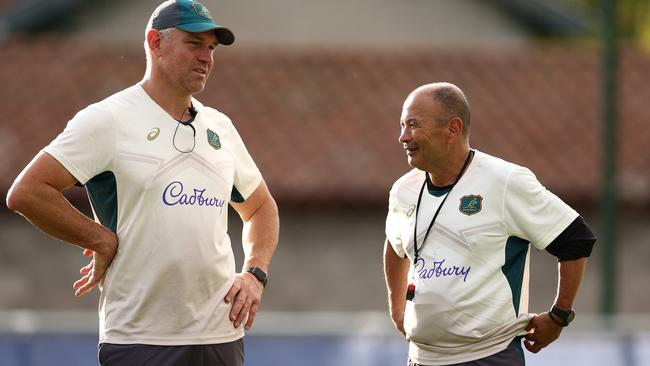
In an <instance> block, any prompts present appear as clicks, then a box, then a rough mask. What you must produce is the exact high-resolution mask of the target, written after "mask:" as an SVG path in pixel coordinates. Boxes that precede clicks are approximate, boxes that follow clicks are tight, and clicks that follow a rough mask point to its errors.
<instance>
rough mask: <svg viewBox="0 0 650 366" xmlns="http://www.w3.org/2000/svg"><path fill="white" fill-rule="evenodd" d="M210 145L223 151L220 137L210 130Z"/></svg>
mask: <svg viewBox="0 0 650 366" xmlns="http://www.w3.org/2000/svg"><path fill="white" fill-rule="evenodd" d="M207 132H208V143H209V144H210V146H212V148H214V149H215V150H219V149H221V141H220V140H219V135H217V133H216V132H214V131H212V130H211V129H209V128H208V131H207Z"/></svg>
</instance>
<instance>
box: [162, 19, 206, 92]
mask: <svg viewBox="0 0 650 366" xmlns="http://www.w3.org/2000/svg"><path fill="white" fill-rule="evenodd" d="M217 45H218V43H217V37H216V36H215V33H214V31H207V32H202V33H190V32H186V31H182V30H180V29H176V28H172V29H171V30H170V32H168V33H167V34H165V35H162V39H161V41H160V54H159V57H158V62H157V65H156V66H157V67H158V68H159V70H160V71H161V75H162V76H163V77H164V78H165V79H167V82H168V83H169V84H170V85H171V86H172V88H173V89H174V90H175V92H176V93H177V94H178V95H183V96H184V95H192V94H195V93H198V92H200V91H202V90H203V88H205V84H206V82H207V81H208V77H209V76H210V72H211V71H212V66H213V52H214V49H215V48H216V47H217Z"/></svg>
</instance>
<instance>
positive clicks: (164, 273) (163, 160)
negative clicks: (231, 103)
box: [7, 0, 279, 366]
mask: <svg viewBox="0 0 650 366" xmlns="http://www.w3.org/2000/svg"><path fill="white" fill-rule="evenodd" d="M233 41H234V36H233V34H232V32H231V31H230V30H229V29H227V28H225V27H222V26H220V25H218V24H217V23H215V22H214V20H213V19H212V17H211V15H210V13H209V12H208V10H207V9H206V8H205V7H204V6H203V5H201V4H200V3H198V2H196V1H190V0H176V1H166V2H164V3H163V4H161V5H160V6H159V7H158V8H157V9H156V10H155V11H154V13H153V15H152V16H151V19H150V21H149V23H148V26H147V29H146V40H145V51H146V54H147V69H146V72H145V76H144V78H143V80H142V81H141V82H140V83H138V84H136V85H134V86H131V87H129V88H127V89H125V90H122V91H120V92H118V93H116V94H114V95H112V96H110V97H108V98H106V99H104V100H103V101H101V102H98V103H95V104H92V105H90V106H88V107H87V108H85V109H83V110H82V111H80V112H79V113H78V114H77V115H76V116H75V117H74V118H73V119H72V120H71V121H70V122H69V123H68V125H67V127H66V128H65V130H64V131H63V132H62V133H61V134H60V135H59V136H58V137H57V138H56V139H55V140H54V141H52V142H51V143H50V144H49V145H48V146H46V147H45V148H44V149H43V150H42V151H41V152H40V153H39V154H37V155H36V157H35V158H34V160H33V161H32V162H31V163H30V164H29V165H28V166H27V167H26V168H25V169H24V171H23V172H22V173H21V174H20V175H19V176H18V178H16V181H15V182H14V184H13V186H12V187H11V189H10V191H9V193H8V195H7V205H8V207H9V208H10V209H12V210H14V211H17V212H19V213H20V214H22V215H23V216H25V217H26V218H27V219H28V220H29V221H30V222H31V223H32V224H34V225H35V226H36V227H38V228H39V229H41V230H43V231H44V232H46V233H48V234H50V235H52V236H54V237H56V238H58V239H61V240H63V241H66V242H68V243H71V244H73V245H77V246H79V247H82V248H83V249H84V255H86V256H88V257H92V260H91V262H90V263H89V264H88V265H87V266H85V267H83V268H81V270H80V272H81V279H79V280H78V281H77V282H75V283H74V285H73V287H74V289H75V295H76V296H83V295H84V294H86V293H88V292H90V291H91V290H92V289H93V288H94V287H95V286H99V288H100V289H101V295H100V303H99V332H100V334H99V343H100V351H99V361H100V364H101V365H108V366H113V365H129V366H134V365H179V366H180V365H192V366H195V365H229V366H230V365H242V364H243V354H244V350H243V341H242V338H243V336H244V330H245V329H250V327H251V326H252V325H253V321H254V319H255V314H256V313H257V310H258V307H259V304H260V300H261V296H262V291H263V288H264V286H265V285H266V281H267V273H268V268H269V264H270V262H271V257H272V256H273V253H274V251H275V247H276V245H277V240H278V231H279V220H278V211H277V206H276V204H275V201H274V200H273V198H272V196H271V194H270V193H269V191H268V189H267V186H266V184H265V182H264V180H263V179H262V176H261V174H260V171H259V170H258V168H257V167H256V165H255V163H254V161H253V159H252V158H251V156H250V154H249V153H248V151H247V149H246V147H245V145H244V143H243V142H242V139H241V138H240V136H239V134H238V133H237V130H236V129H235V127H234V126H233V124H232V122H231V121H230V119H229V118H228V117H227V116H225V115H224V114H222V113H220V112H219V111H217V110H215V109H213V108H210V107H207V106H204V105H203V104H201V103H200V102H199V101H197V100H196V99H194V98H193V97H192V96H193V95H194V94H195V93H198V92H200V91H202V90H203V88H204V86H205V83H206V82H207V79H208V76H209V75H210V72H211V71H212V67H213V52H214V49H215V48H216V47H217V46H218V45H219V44H222V45H229V44H232V43H233ZM75 184H80V185H83V186H85V188H86V190H87V192H88V197H89V199H90V202H91V206H92V209H93V213H94V216H95V220H94V221H93V220H90V219H88V218H87V217H85V216H84V215H83V214H81V213H79V212H78V211H76V210H75V209H74V208H73V207H72V206H71V205H70V203H69V202H68V201H67V200H66V199H65V198H64V196H63V195H62V193H61V192H62V191H64V190H66V189H68V188H70V187H71V186H73V185H75ZM228 203H229V204H230V205H232V207H233V208H234V209H235V210H236V211H237V212H238V213H239V215H240V217H241V219H242V221H243V223H244V230H243V234H242V245H243V248H244V254H245V258H244V266H243V268H242V271H241V273H237V271H236V269H235V261H234V256H233V252H232V248H231V243H230V239H229V236H228V233H227V214H228V207H227V204H228Z"/></svg>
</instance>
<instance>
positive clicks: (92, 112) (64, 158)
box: [43, 104, 115, 184]
mask: <svg viewBox="0 0 650 366" xmlns="http://www.w3.org/2000/svg"><path fill="white" fill-rule="evenodd" d="M43 151H44V152H46V153H48V154H49V155H51V156H52V157H54V158H55V159H56V160H57V161H59V163H61V164H62V165H63V166H64V167H65V168H66V169H67V170H68V171H69V172H70V174H72V175H73V176H74V177H75V178H76V179H77V180H78V181H79V183H81V184H86V183H87V182H88V181H89V180H90V179H91V178H93V177H95V176H96V175H99V174H100V173H103V172H105V171H109V170H111V168H112V161H113V157H114V154H115V123H114V120H113V117H112V114H111V112H110V110H109V109H108V108H107V107H105V106H100V105H97V104H94V105H91V106H88V107H87V108H85V109H83V110H81V111H80V112H79V113H77V115H75V116H74V117H73V118H72V119H71V120H70V121H69V122H68V124H67V126H66V128H65V129H64V130H63V132H61V133H60V134H59V136H57V137H56V138H55V139H54V140H53V141H52V142H51V143H50V144H49V145H48V146H46V147H45V148H43Z"/></svg>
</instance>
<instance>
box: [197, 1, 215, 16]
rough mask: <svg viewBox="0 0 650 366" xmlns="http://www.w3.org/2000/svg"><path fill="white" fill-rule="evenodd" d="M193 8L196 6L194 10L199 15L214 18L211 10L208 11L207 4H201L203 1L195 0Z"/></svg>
mask: <svg viewBox="0 0 650 366" xmlns="http://www.w3.org/2000/svg"><path fill="white" fill-rule="evenodd" d="M192 8H194V11H195V12H196V13H197V14H198V15H200V16H202V17H204V18H208V19H212V16H211V15H210V12H209V11H208V9H207V8H206V7H205V6H203V4H201V3H199V2H197V1H194V2H192Z"/></svg>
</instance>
